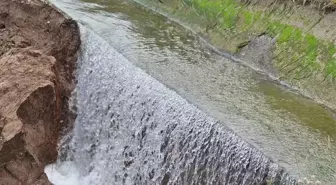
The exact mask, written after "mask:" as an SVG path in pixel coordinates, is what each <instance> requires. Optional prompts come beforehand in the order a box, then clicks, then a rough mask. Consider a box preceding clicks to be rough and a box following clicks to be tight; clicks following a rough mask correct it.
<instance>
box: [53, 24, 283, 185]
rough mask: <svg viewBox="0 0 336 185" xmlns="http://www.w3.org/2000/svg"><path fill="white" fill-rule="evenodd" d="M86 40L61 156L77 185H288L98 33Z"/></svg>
mask: <svg viewBox="0 0 336 185" xmlns="http://www.w3.org/2000/svg"><path fill="white" fill-rule="evenodd" d="M82 34H83V39H82V40H83V41H84V42H83V48H82V55H81V62H80V67H79V69H78V74H79V75H78V85H77V92H78V95H77V99H76V102H77V107H78V109H77V114H78V118H77V120H76V123H75V128H74V133H73V136H72V140H71V141H70V143H69V145H68V147H69V148H65V149H64V151H63V152H65V155H67V156H66V157H65V159H66V161H68V162H65V163H64V164H63V165H69V164H70V163H69V160H70V161H71V162H72V164H71V165H72V166H71V167H68V169H71V170H74V171H77V172H76V173H74V174H75V175H77V178H78V182H77V184H88V185H89V184H90V185H93V184H97V185H98V184H137V185H138V184H162V185H164V184H204V185H206V184H237V185H244V184H261V183H262V182H266V179H267V178H271V177H273V178H278V179H279V180H283V182H284V183H289V182H287V181H286V178H287V176H286V174H283V171H282V170H281V168H280V169H279V167H278V166H277V165H275V164H274V163H272V162H271V161H270V160H269V159H268V158H267V157H265V156H264V155H263V154H262V153H261V152H259V151H257V150H256V149H254V148H253V147H251V146H250V145H249V144H248V143H246V142H245V141H243V140H242V139H240V138H239V137H237V136H236V135H235V134H233V133H232V132H231V131H230V130H228V129H227V128H225V127H224V126H223V124H222V123H219V122H218V121H216V120H215V119H213V118H211V117H209V116H208V115H206V114H205V113H204V112H202V111H200V110H199V109H198V108H196V107H195V106H193V105H192V104H190V103H188V102H187V101H186V100H185V99H183V98H182V97H180V96H179V95H178V94H176V93H175V92H173V91H171V90H169V89H168V88H166V87H165V86H164V85H162V84H161V83H159V82H158V81H156V80H155V79H153V78H152V77H150V76H149V75H148V74H146V73H144V72H143V71H141V70H140V69H138V68H136V67H134V66H133V65H132V64H130V63H129V61H127V60H126V59H125V58H124V57H123V56H122V55H121V54H120V53H118V52H117V51H115V50H114V49H113V48H111V47H110V46H109V45H108V44H107V43H105V42H104V41H103V40H101V39H99V38H98V37H97V36H95V35H94V34H93V33H91V32H85V31H84V30H83V29H82ZM63 157H64V156H63ZM61 165H62V163H61ZM56 169H57V166H56ZM52 171H53V169H52V166H51V167H49V168H47V172H48V174H50V173H53V172H52ZM54 172H56V173H57V170H55V171H54ZM56 175H57V174H56ZM71 178H74V177H71ZM50 179H51V180H52V181H54V183H55V184H58V183H57V178H55V179H54V178H53V177H52V175H51V178H50ZM71 183H73V182H71Z"/></svg>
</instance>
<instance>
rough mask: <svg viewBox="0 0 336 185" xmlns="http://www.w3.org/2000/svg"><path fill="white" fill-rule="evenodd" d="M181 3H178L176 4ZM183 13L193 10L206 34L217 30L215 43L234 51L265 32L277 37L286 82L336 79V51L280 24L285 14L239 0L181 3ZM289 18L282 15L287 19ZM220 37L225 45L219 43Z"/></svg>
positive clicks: (279, 65) (278, 64)
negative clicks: (204, 22)
mask: <svg viewBox="0 0 336 185" xmlns="http://www.w3.org/2000/svg"><path fill="white" fill-rule="evenodd" d="M177 2H178V0H175V4H176V3H177ZM180 4H181V5H182V6H184V8H185V9H184V11H186V10H187V11H192V12H194V13H195V14H196V15H200V16H202V17H203V18H205V19H206V20H207V22H208V25H207V27H206V32H208V31H209V30H215V31H214V32H218V33H215V34H213V35H214V36H213V38H212V41H213V43H215V44H216V43H217V45H219V46H222V47H223V48H224V49H227V50H228V51H231V52H236V51H237V50H238V46H239V44H240V43H243V42H246V41H247V40H250V39H252V38H253V37H255V36H257V35H259V34H261V33H266V34H268V35H270V36H272V37H276V38H277V41H276V48H275V52H274V55H275V57H274V61H273V62H274V64H275V66H276V67H277V68H278V69H279V70H280V72H281V73H280V75H281V76H282V78H283V79H285V80H293V79H294V80H302V79H309V78H311V77H315V76H317V75H319V76H323V80H322V81H325V80H332V81H334V80H335V79H336V58H335V57H333V56H335V53H336V48H335V46H334V45H333V44H332V43H331V42H329V41H321V40H320V39H318V38H316V37H315V36H314V35H311V34H309V33H307V32H305V31H303V30H302V29H299V28H296V27H294V26H291V25H288V24H283V23H281V21H279V18H280V19H281V16H282V15H281V14H284V12H283V11H282V13H280V15H279V13H278V14H277V13H274V12H272V13H271V12H262V11H252V10H251V9H249V8H248V7H246V6H245V5H243V4H241V3H239V2H238V1H236V0H180ZM285 18H286V16H283V19H285ZM218 38H221V41H220V42H222V41H223V40H224V41H225V42H224V43H221V44H220V43H219V41H218Z"/></svg>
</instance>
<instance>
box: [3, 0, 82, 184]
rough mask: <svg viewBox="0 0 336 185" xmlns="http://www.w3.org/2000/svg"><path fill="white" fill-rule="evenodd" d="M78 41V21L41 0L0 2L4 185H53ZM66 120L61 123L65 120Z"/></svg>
mask: <svg viewBox="0 0 336 185" xmlns="http://www.w3.org/2000/svg"><path fill="white" fill-rule="evenodd" d="M79 45H80V38H79V29H78V26H77V24H76V22H75V21H73V20H71V19H70V18H68V17H66V16H65V15H64V14H63V13H61V12H60V11H58V10H57V9H56V8H55V7H53V6H51V5H48V4H46V3H44V2H41V1H39V0H0V185H14V184H15V185H17V184H36V183H38V184H50V183H49V181H48V179H47V177H46V176H45V174H44V173H43V169H44V166H45V165H46V164H49V163H51V162H53V161H55V160H56V158H57V142H58V138H59V135H60V131H61V129H62V128H63V127H64V126H68V125H69V124H70V123H71V122H72V121H73V118H74V115H70V112H69V108H68V102H67V100H68V98H69V96H70V94H71V92H72V90H73V88H74V80H73V79H74V76H73V71H74V69H75V63H76V60H77V56H76V53H77V50H78V48H79ZM61 120H62V122H61Z"/></svg>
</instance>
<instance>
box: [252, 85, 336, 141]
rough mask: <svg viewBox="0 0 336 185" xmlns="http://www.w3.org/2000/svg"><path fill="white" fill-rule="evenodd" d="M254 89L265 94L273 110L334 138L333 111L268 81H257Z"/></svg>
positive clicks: (335, 126) (335, 122) (335, 135)
mask: <svg viewBox="0 0 336 185" xmlns="http://www.w3.org/2000/svg"><path fill="white" fill-rule="evenodd" d="M256 91H260V92H263V93H264V94H265V95H266V99H267V102H268V103H269V104H270V105H271V106H272V107H273V109H274V110H281V111H283V112H285V113H290V114H292V115H293V116H295V117H296V118H298V119H299V120H300V121H299V122H300V123H302V124H304V125H307V126H308V127H310V128H312V129H314V131H317V132H320V133H321V134H323V135H324V134H326V135H328V136H329V137H332V138H333V139H336V119H335V118H334V115H335V113H333V112H332V111H331V110H329V109H327V108H325V107H323V106H322V105H320V104H317V103H316V102H313V101H312V100H309V99H307V98H304V97H301V96H298V95H296V94H295V93H293V92H290V91H286V90H284V89H283V87H280V86H276V85H274V84H273V83H270V82H268V81H263V82H261V83H259V86H258V89H256Z"/></svg>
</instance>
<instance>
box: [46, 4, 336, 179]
mask: <svg viewBox="0 0 336 185" xmlns="http://www.w3.org/2000/svg"><path fill="white" fill-rule="evenodd" d="M52 2H53V3H54V4H55V5H57V6H58V7H59V8H60V9H62V10H63V11H65V12H66V13H68V14H69V15H70V16H72V17H73V18H74V19H75V20H77V21H78V22H79V23H81V24H82V25H83V26H81V32H82V42H83V46H82V51H81V57H80V61H79V66H78V71H77V80H78V85H77V88H76V96H74V98H75V100H74V104H75V105H76V107H77V114H78V116H77V119H76V123H75V127H74V131H73V132H72V133H71V134H70V135H69V136H67V137H65V138H64V143H63V144H62V149H61V153H60V159H59V161H58V162H57V163H56V164H55V165H51V166H49V167H47V168H46V172H47V174H48V177H49V178H50V180H51V181H52V182H53V183H54V184H57V185H60V184H62V185H63V184H99V185H100V184H260V183H261V182H262V181H263V180H265V179H266V178H270V177H276V179H278V180H279V182H280V181H281V182H282V183H284V184H286V183H287V184H291V183H293V182H292V181H291V180H290V178H289V177H288V176H287V175H286V173H284V172H283V171H282V169H281V168H280V167H279V166H278V165H277V164H279V165H280V166H282V167H285V169H286V171H288V172H289V173H290V174H291V175H292V176H294V177H299V178H302V177H311V176H312V175H314V176H315V178H317V179H319V180H320V181H322V182H324V184H334V183H333V182H336V172H335V171H336V156H335V155H336V145H335V139H336V122H335V118H334V117H333V116H334V115H333V113H332V112H331V111H329V110H327V109H325V108H323V107H322V106H320V105H318V104H315V103H314V102H312V101H310V100H308V99H306V98H303V97H300V96H298V95H296V94H295V93H294V92H290V91H289V90H288V89H286V88H284V87H282V86H279V85H277V84H275V83H273V82H271V81H269V80H268V79H267V78H266V77H265V76H263V75H261V74H258V73H256V72H255V71H254V70H252V69H250V68H248V67H245V66H244V65H240V64H239V63H236V62H233V61H230V60H228V59H225V58H223V57H221V56H218V55H216V54H215V53H213V52H211V50H209V49H207V47H206V46H205V45H204V44H203V43H202V42H201V41H200V40H199V39H198V38H197V36H195V35H194V34H193V33H192V32H191V31H188V30H187V29H185V28H184V27H182V26H180V25H178V24H176V23H175V22H173V21H171V20H169V19H167V18H165V17H163V16H161V15H159V14H156V13H154V12H152V11H149V10H147V9H144V8H141V7H140V6H139V5H138V4H136V3H134V2H132V1H121V0H108V1H107V0H95V1H93V0H90V1H75V0H53V1H52ZM91 30H92V31H91ZM231 130H232V131H233V132H232V131H231ZM241 138H243V139H244V140H242V139H241ZM259 151H261V152H262V153H261V152H259ZM265 155H266V156H267V157H266V156H265ZM270 159H272V160H270Z"/></svg>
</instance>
